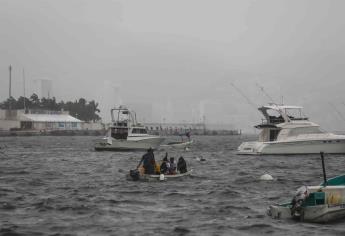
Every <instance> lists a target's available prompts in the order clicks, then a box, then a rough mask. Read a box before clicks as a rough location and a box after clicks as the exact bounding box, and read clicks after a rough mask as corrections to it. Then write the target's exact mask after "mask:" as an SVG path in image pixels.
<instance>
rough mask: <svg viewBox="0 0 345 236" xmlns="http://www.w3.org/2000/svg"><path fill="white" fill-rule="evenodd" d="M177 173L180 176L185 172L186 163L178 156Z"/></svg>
mask: <svg viewBox="0 0 345 236" xmlns="http://www.w3.org/2000/svg"><path fill="white" fill-rule="evenodd" d="M177 171H178V172H179V173H181V174H183V173H186V172H187V163H186V161H185V160H184V158H183V157H182V156H180V158H179V159H178V162H177Z"/></svg>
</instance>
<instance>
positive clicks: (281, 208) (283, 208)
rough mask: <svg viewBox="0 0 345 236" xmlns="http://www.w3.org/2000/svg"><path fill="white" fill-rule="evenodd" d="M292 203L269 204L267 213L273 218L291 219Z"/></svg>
mask: <svg viewBox="0 0 345 236" xmlns="http://www.w3.org/2000/svg"><path fill="white" fill-rule="evenodd" d="M290 207H291V205H290V204H288V203H286V204H275V205H271V206H269V208H268V209H267V212H266V213H267V215H268V216H270V217H271V218H272V219H291V217H292V216H291V210H290Z"/></svg>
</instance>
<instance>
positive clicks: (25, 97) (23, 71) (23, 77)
mask: <svg viewBox="0 0 345 236" xmlns="http://www.w3.org/2000/svg"><path fill="white" fill-rule="evenodd" d="M23 93H24V94H23V95H24V113H25V111H26V104H25V100H26V97H25V72H24V68H23Z"/></svg>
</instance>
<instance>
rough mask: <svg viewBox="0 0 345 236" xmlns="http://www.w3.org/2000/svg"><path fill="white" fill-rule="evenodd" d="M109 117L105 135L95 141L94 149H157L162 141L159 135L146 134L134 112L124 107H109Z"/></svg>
mask: <svg viewBox="0 0 345 236" xmlns="http://www.w3.org/2000/svg"><path fill="white" fill-rule="evenodd" d="M114 113H115V114H114ZM115 115H116V117H115ZM111 119H112V123H111V125H110V127H109V129H108V131H107V135H106V137H104V138H102V139H101V140H99V141H97V142H96V145H95V150H96V151H106V150H109V151H126V150H127V151H131V150H147V149H149V148H150V147H151V148H153V149H157V148H158V147H159V145H160V144H161V143H162V142H163V141H164V138H163V137H161V136H158V135H151V134H148V132H147V130H146V128H145V126H143V125H141V124H139V123H138V122H137V119H136V114H135V112H134V111H131V110H129V109H127V108H126V107H123V106H120V107H119V108H114V109H111Z"/></svg>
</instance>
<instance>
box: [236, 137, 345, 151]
mask: <svg viewBox="0 0 345 236" xmlns="http://www.w3.org/2000/svg"><path fill="white" fill-rule="evenodd" d="M320 152H325V153H333V154H337V153H345V139H336V140H305V141H289V142H282V141H281V142H279V141H276V142H244V143H242V144H241V145H240V146H239V147H238V154H244V155H247V154H253V155H265V154H267V155H274V154H318V153H320Z"/></svg>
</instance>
